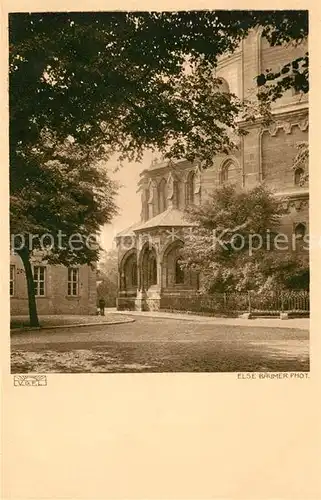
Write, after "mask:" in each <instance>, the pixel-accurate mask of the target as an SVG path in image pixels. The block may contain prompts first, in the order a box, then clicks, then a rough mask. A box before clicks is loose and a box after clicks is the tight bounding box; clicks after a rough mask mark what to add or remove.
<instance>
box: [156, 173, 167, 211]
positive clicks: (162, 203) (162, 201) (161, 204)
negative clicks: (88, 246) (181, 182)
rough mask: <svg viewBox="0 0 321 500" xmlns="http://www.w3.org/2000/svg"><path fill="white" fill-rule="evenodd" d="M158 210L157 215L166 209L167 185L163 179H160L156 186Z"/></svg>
mask: <svg viewBox="0 0 321 500" xmlns="http://www.w3.org/2000/svg"><path fill="white" fill-rule="evenodd" d="M158 209H159V213H162V212H164V211H165V210H166V209H167V183H166V180H165V179H162V180H161V181H160V183H159V186H158Z"/></svg>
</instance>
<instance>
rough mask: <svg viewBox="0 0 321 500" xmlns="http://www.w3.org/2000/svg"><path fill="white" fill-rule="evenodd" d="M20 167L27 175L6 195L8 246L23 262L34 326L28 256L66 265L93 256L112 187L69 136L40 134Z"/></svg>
mask: <svg viewBox="0 0 321 500" xmlns="http://www.w3.org/2000/svg"><path fill="white" fill-rule="evenodd" d="M93 156H95V155H93ZM48 158H49V159H48ZM27 160H28V161H27ZM25 166H26V172H25V176H26V179H25V181H24V182H21V183H20V184H17V185H16V186H15V189H14V191H13V193H12V195H11V220H10V224H11V247H12V251H15V252H16V253H17V254H18V255H19V256H20V257H21V260H22V262H23V265H24V271H25V276H26V282H27V289H28V300H29V316H30V324H31V325H32V326H38V324H39V321H38V315H37V307H36V300H35V288H34V281H33V273H32V259H33V258H36V259H37V260H38V261H43V260H44V261H46V262H48V263H49V264H54V265H55V264H64V265H66V266H72V265H75V264H76V265H77V264H93V263H95V262H96V261H98V259H99V251H100V245H99V232H100V228H101V227H102V226H103V225H104V224H106V223H108V222H110V221H111V220H112V218H113V216H114V215H115V214H116V206H115V203H114V197H115V193H116V188H117V186H116V185H115V183H113V182H112V181H111V180H110V179H109V177H108V173H107V171H106V169H105V167H104V166H103V165H101V164H97V163H95V161H94V159H93V158H91V157H90V155H88V152H87V151H85V152H84V151H82V149H81V148H80V147H79V146H78V145H76V144H75V143H73V142H70V141H66V143H65V144H63V145H61V144H57V143H56V142H55V141H53V140H49V138H48V137H46V138H43V142H42V149H39V150H36V149H35V150H34V151H33V152H32V154H29V155H28V157H27V158H26V165H25Z"/></svg>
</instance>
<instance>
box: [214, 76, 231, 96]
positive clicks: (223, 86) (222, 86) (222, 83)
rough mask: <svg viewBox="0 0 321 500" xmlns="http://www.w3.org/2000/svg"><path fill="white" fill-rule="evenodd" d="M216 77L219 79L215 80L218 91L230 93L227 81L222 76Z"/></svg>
mask: <svg viewBox="0 0 321 500" xmlns="http://www.w3.org/2000/svg"><path fill="white" fill-rule="evenodd" d="M217 79H218V80H219V81H218V82H217V84H218V85H217V90H218V92H220V93H221V94H229V93H230V87H229V84H228V83H227V81H226V80H224V78H221V77H220V76H218V77H217Z"/></svg>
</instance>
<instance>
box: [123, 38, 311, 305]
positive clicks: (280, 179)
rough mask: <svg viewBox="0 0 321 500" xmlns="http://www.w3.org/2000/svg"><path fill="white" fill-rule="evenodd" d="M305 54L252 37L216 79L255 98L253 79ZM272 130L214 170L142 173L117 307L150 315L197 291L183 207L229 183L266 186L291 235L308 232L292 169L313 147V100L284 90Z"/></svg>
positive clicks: (164, 165)
mask: <svg viewBox="0 0 321 500" xmlns="http://www.w3.org/2000/svg"><path fill="white" fill-rule="evenodd" d="M306 51H307V46H306V45H300V46H297V47H289V46H280V47H271V46H270V45H269V43H268V41H267V40H265V39H264V38H262V37H261V35H260V33H259V32H257V31H253V32H252V33H251V34H250V35H249V36H248V37H247V38H246V39H245V40H243V42H242V44H241V45H240V47H239V49H238V50H237V51H236V52H234V53H233V54H231V55H228V56H225V57H223V58H222V59H221V61H220V63H219V65H218V68H217V73H216V76H217V77H219V78H221V79H222V81H223V85H224V86H225V89H226V90H229V91H230V92H232V93H234V94H236V95H237V96H238V97H240V98H242V99H244V98H246V97H247V96H249V95H253V93H254V92H255V84H256V83H255V82H256V81H255V77H256V76H257V75H258V74H260V73H261V72H263V71H265V70H266V69H273V70H278V69H280V68H282V66H283V65H284V64H286V63H287V62H289V61H290V60H293V59H295V58H297V57H300V56H302V55H304V54H305V52H306ZM272 109H273V114H274V123H273V126H271V127H269V128H265V127H263V126H262V124H261V123H260V122H259V121H257V122H256V123H250V124H249V123H247V124H246V125H244V128H246V130H247V132H248V133H247V135H245V136H242V137H241V138H240V144H239V147H238V149H237V150H236V151H235V152H233V154H231V155H220V156H217V157H216V158H215V163H214V165H213V167H211V168H209V169H206V170H202V169H201V168H200V165H198V164H196V163H195V164H191V163H189V162H187V161H184V160H181V161H177V162H168V161H167V162H164V161H154V162H153V163H152V164H151V165H150V167H149V169H147V170H144V171H143V172H142V173H141V181H140V185H139V189H140V192H141V200H142V211H141V220H140V221H138V222H137V223H136V224H134V225H133V226H131V227H130V228H128V229H125V230H124V231H122V232H121V233H119V234H118V236H117V238H116V241H117V246H118V255H119V291H118V308H119V309H136V310H151V309H159V308H162V307H163V306H164V304H168V301H169V300H170V298H171V297H173V296H175V295H177V294H179V295H182V294H188V295H190V294H191V293H194V292H196V291H197V289H198V286H199V283H198V277H197V276H195V275H193V273H191V272H186V271H185V272H183V271H182V270H181V268H180V265H179V257H180V250H181V248H182V247H183V245H184V238H185V237H186V234H187V232H188V231H190V230H191V228H190V225H189V224H188V223H187V222H186V220H185V218H184V208H185V207H186V206H187V205H189V204H200V203H202V202H203V201H204V200H205V199H206V197H207V195H208V193H209V192H211V191H212V190H213V189H214V188H215V187H216V186H218V185H219V184H222V183H224V182H232V183H234V184H237V185H240V186H242V187H243V188H245V189H246V188H251V187H253V186H255V185H256V184H257V183H262V182H264V184H265V185H267V186H268V187H270V188H272V189H273V190H274V191H275V193H276V196H278V195H279V196H281V197H282V200H286V203H287V205H288V209H289V210H288V215H286V216H285V217H284V219H283V227H282V230H283V232H285V233H286V234H288V235H289V236H290V235H293V234H294V235H297V237H298V238H302V236H303V235H305V234H306V233H308V214H309V207H308V203H309V193H308V189H307V187H302V186H300V182H299V181H300V177H301V174H302V173H303V171H302V170H300V171H299V170H298V171H294V170H293V167H292V165H293V160H294V158H295V156H296V154H297V144H298V143H300V142H303V141H308V125H309V120H308V96H307V95H302V94H301V93H295V92H294V91H293V90H292V89H291V90H289V91H287V92H286V93H285V94H284V95H283V97H282V98H281V99H279V100H278V101H277V102H276V103H274V104H273V108H272Z"/></svg>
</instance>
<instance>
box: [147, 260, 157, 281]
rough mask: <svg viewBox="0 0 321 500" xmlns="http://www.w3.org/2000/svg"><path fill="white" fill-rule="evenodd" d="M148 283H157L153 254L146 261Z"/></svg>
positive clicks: (155, 263) (155, 262)
mask: <svg viewBox="0 0 321 500" xmlns="http://www.w3.org/2000/svg"><path fill="white" fill-rule="evenodd" d="M148 264H149V266H148V271H149V272H148V283H149V285H157V261H156V257H155V255H151V256H150V258H149V262H148Z"/></svg>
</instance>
